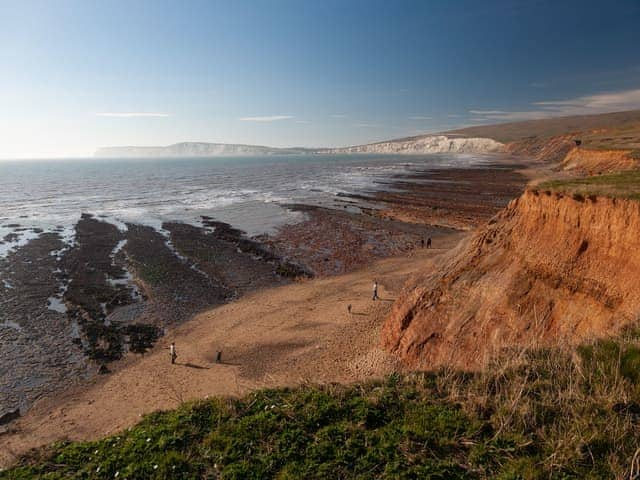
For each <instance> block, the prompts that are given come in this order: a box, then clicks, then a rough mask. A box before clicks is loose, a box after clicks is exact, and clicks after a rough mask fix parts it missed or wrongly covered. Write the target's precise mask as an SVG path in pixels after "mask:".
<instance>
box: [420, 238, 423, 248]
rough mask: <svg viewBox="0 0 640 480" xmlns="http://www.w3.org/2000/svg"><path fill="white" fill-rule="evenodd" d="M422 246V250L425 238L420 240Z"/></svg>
mask: <svg viewBox="0 0 640 480" xmlns="http://www.w3.org/2000/svg"><path fill="white" fill-rule="evenodd" d="M420 245H421V246H422V248H424V238H421V239H420Z"/></svg>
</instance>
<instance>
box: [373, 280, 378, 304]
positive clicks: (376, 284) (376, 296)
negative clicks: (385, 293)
mask: <svg viewBox="0 0 640 480" xmlns="http://www.w3.org/2000/svg"><path fill="white" fill-rule="evenodd" d="M377 299H378V282H377V281H376V280H374V281H373V300H377Z"/></svg>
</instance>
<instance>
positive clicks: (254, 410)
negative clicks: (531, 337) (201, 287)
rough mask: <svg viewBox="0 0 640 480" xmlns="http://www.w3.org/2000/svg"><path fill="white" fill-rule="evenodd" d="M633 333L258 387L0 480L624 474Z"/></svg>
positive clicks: (636, 390) (637, 401)
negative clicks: (420, 369)
mask: <svg viewBox="0 0 640 480" xmlns="http://www.w3.org/2000/svg"><path fill="white" fill-rule="evenodd" d="M639 343H640V335H639V334H638V331H637V330H628V331H626V332H624V333H623V334H622V335H621V336H619V337H616V338H615V339H611V340H603V341H599V342H596V343H593V344H589V345H583V346H581V347H580V348H578V349H577V350H576V351H565V350H560V349H552V350H545V349H529V350H520V351H511V352H506V353H505V355H504V357H502V358H501V359H499V360H496V362H495V363H494V364H492V365H491V366H490V367H489V369H488V370H487V371H486V372H484V373H462V372H455V371H448V370H440V371H437V372H433V373H420V374H412V375H408V376H397V375H394V376H391V377H389V378H388V379H387V380H385V381H384V382H372V383H367V384H364V385H357V386H350V387H345V386H335V385H334V386H325V387H310V386H304V387H300V388H296V389H278V390H262V391H259V392H256V393H252V394H250V395H248V396H246V397H244V398H242V399H239V400H232V399H214V400H207V401H202V402H198V403H190V404H185V405H183V406H182V407H180V408H179V409H177V410H175V411H171V412H163V413H155V414H152V415H149V416H147V417H145V418H144V420H143V421H142V422H141V423H139V424H138V425H136V426H135V427H132V428H130V429H129V430H127V431H124V432H122V433H121V434H119V435H117V436H112V437H108V438H105V439H103V440H99V441H95V442H73V443H68V442H65V443H58V444H54V445H52V446H50V447H48V448H46V449H44V450H41V451H38V452H35V453H33V454H31V455H29V456H27V457H25V458H23V459H22V460H21V461H20V463H19V464H18V465H17V466H15V467H14V468H13V469H11V470H8V471H5V472H2V473H0V478H2V479H27V478H29V479H31V478H47V479H58V478H60V479H62V478H65V479H67V478H70V479H75V478H77V479H80V478H82V479H85V478H86V479H88V478H91V479H93V478H97V479H102V478H104V479H113V478H128V479H147V478H171V479H187V478H189V479H190V478H212V479H213V478H225V479H258V478H278V479H293V478H322V479H325V478H363V479H364V478H394V479H395V478H407V479H408V478H415V479H418V478H420V479H422V478H427V479H428V478H431V479H455V478H499V479H517V478H522V479H528V478H557V479H569V478H636V475H638V473H639V472H640V349H639V348H638V345H639Z"/></svg>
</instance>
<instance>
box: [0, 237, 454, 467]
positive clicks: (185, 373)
mask: <svg viewBox="0 0 640 480" xmlns="http://www.w3.org/2000/svg"><path fill="white" fill-rule="evenodd" d="M462 237H463V235H462V234H452V235H449V236H446V237H442V238H440V239H439V241H438V242H437V243H436V244H434V248H432V249H424V250H423V249H416V250H412V251H411V252H409V253H407V254H405V255H403V256H399V257H393V258H388V259H384V260H380V261H377V262H375V263H373V264H372V265H371V266H369V267H367V268H364V269H361V270H357V271H355V272H352V273H349V274H345V275H340V276H332V277H327V278H320V279H312V280H303V281H300V282H297V283H293V284H290V285H284V286H280V287H276V288H271V289H265V290H261V291H258V292H255V293H252V294H249V295H247V296H245V297H243V298H241V299H239V300H236V301H234V302H231V303H229V304H226V305H223V306H220V307H216V308H214V309H212V310H209V311H207V312H205V313H202V314H200V315H197V316H196V317H195V318H193V319H192V320H191V321H189V322H187V323H185V324H183V325H181V326H179V327H176V328H175V329H171V330H170V331H169V332H168V333H167V335H166V336H165V337H164V338H163V339H162V340H161V341H160V342H159V343H158V344H157V345H156V347H155V348H154V349H153V350H152V351H151V352H150V353H148V354H145V355H144V356H142V357H140V356H136V357H128V358H127V359H125V360H123V361H121V362H119V363H117V364H114V365H113V366H112V368H113V369H114V373H112V374H111V375H106V376H100V377H95V378H94V379H93V380H92V381H91V383H90V385H88V386H87V385H86V384H83V383H81V384H78V385H76V386H75V387H74V388H70V389H68V390H66V391H65V392H64V393H62V394H60V395H57V396H55V397H52V398H49V399H44V400H41V401H39V402H38V403H36V404H35V405H34V407H33V408H32V409H31V410H30V412H29V414H28V415H27V416H26V417H24V418H21V419H19V420H17V421H15V422H13V423H12V424H11V425H10V429H9V430H8V431H7V432H6V433H4V434H3V435H0V444H1V445H2V449H0V463H1V464H3V465H6V464H8V463H9V462H11V461H12V460H13V459H15V458H16V456H17V455H20V454H24V453H25V452H26V451H28V450H29V449H30V448H34V447H39V446H42V445H45V444H47V443H50V442H52V441H56V440H62V439H94V438H98V437H101V436H103V435H105V434H108V433H114V432H117V431H119V430H121V429H124V428H127V427H128V426H131V425H133V424H134V423H136V422H137V421H138V420H139V419H140V416H141V415H143V414H145V413H149V412H152V411H155V410H158V409H168V408H172V407H175V406H177V405H178V404H179V403H181V402H183V401H187V400H191V399H198V398H204V397H206V396H212V395H240V394H242V393H245V392H247V391H249V390H252V389H255V388H260V387H273V386H285V385H296V384H300V383H304V382H311V383H324V382H354V381H358V380H364V379H367V378H375V377H380V376H382V375H385V374H388V373H390V372H392V371H394V370H395V369H396V368H398V366H397V365H396V363H395V362H394V361H393V359H391V358H390V357H389V356H388V355H387V354H386V353H384V352H383V351H382V350H381V349H380V348H379V347H378V342H379V338H378V337H379V330H380V327H381V325H382V322H383V319H384V318H385V316H386V314H387V313H388V311H389V309H390V308H391V305H392V303H393V301H394V299H395V298H396V296H397V295H398V293H399V292H400V290H401V288H402V285H403V284H404V283H405V281H406V280H407V278H408V277H409V276H410V275H411V274H412V273H413V272H414V271H415V269H416V268H420V269H421V270H423V271H424V270H428V269H430V268H433V266H434V262H437V261H438V257H439V256H440V255H442V254H443V253H444V252H446V251H447V250H449V249H450V248H452V247H453V246H454V245H456V244H457V243H458V241H459V240H460V239H461V238H462ZM373 279H377V280H378V282H379V284H380V290H379V294H380V300H378V301H375V302H374V301H372V300H371V287H372V282H373ZM349 304H351V305H352V313H351V314H349V313H348V312H347V305H349ZM171 341H175V343H176V348H177V351H178V359H177V364H176V365H171V362H170V358H169V353H168V345H169V343H170V342H171ZM217 351H222V363H220V364H216V363H215V355H216V352H217Z"/></svg>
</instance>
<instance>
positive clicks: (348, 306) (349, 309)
mask: <svg viewBox="0 0 640 480" xmlns="http://www.w3.org/2000/svg"><path fill="white" fill-rule="evenodd" d="M347 312H349V315H351V304H349V305H347Z"/></svg>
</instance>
